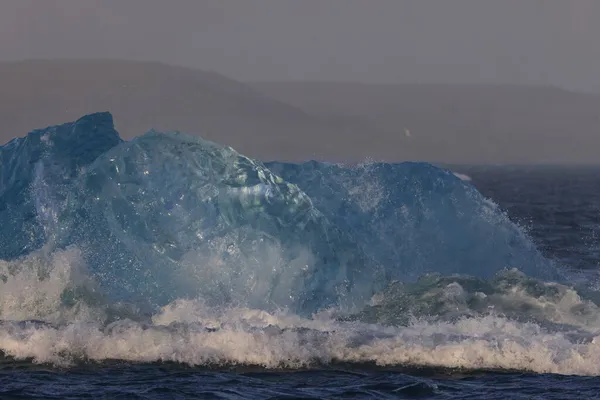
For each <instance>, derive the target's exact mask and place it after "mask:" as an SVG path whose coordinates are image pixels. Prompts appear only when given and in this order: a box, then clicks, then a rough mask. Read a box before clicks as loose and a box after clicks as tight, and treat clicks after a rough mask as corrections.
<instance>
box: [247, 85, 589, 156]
mask: <svg viewBox="0 0 600 400" xmlns="http://www.w3.org/2000/svg"><path fill="white" fill-rule="evenodd" d="M254 87H256V88H258V89H260V90H262V91H263V92H264V93H265V94H267V95H270V96H272V97H275V98H277V99H279V100H281V101H283V102H286V103H288V104H291V105H293V106H295V107H298V108H301V109H303V110H304V111H306V112H307V113H311V114H312V115H315V116H320V117H323V118H326V119H328V120H329V121H332V122H333V121H335V123H337V124H342V123H345V124H348V125H352V126H354V127H360V128H361V129H362V130H363V131H365V132H369V135H370V136H371V137H372V138H373V140H376V141H379V142H381V143H387V144H389V147H388V148H389V149H393V148H395V147H396V146H397V143H402V145H403V146H404V148H405V149H407V150H409V153H410V155H411V156H410V158H417V159H427V160H437V161H445V162H453V163H524V164H528V163H598V162H599V161H600V157H599V156H598V152H599V150H600V95H594V94H580V93H573V92H569V91H565V90H561V89H557V88H552V87H535V86H530V87H529V86H509V85H506V86H504V85H369V84H357V83H319V82H304V83H301V82H297V83H293V82H285V83H276V82H271V83H269V82H267V83H256V84H254ZM407 130H408V133H407ZM382 151H383V153H381V154H382V155H385V156H390V154H389V151H388V152H386V150H385V149H383V150H382Z"/></svg>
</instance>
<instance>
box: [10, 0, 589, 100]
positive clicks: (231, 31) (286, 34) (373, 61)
mask: <svg viewBox="0 0 600 400" xmlns="http://www.w3.org/2000/svg"><path fill="white" fill-rule="evenodd" d="M598 21H600V0H237V1H235V0H169V1H166V0H0V59H1V60H18V59H25V58H59V57H96V58H102V57H111V58H128V59H138V60H140V59H141V60H155V61H164V62H168V63H172V64H178V65H185V66H192V67H199V68H202V69H213V70H216V71H219V72H222V73H223V74H225V75H228V76H230V77H233V78H237V79H241V80H347V81H363V82H385V83H406V82H435V83H457V82H459V83H462V82H467V83H482V82H483V83H528V84H553V85H557V86H562V87H567V88H573V89H580V90H586V89H587V90H592V89H600V72H599V71H600V23H598Z"/></svg>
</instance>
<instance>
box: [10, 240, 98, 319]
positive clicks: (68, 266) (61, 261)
mask: <svg viewBox="0 0 600 400" xmlns="http://www.w3.org/2000/svg"><path fill="white" fill-rule="evenodd" d="M0 276H2V278H3V279H2V280H1V281H0V319H3V320H15V321H23V320H31V319H39V320H44V321H47V322H51V323H64V322H66V321H71V320H73V319H80V318H86V319H97V318H98V317H99V318H103V316H102V315H100V314H102V312H100V310H93V309H91V308H89V307H87V306H86V305H85V304H84V303H82V302H78V303H77V304H73V305H71V306H70V307H65V306H64V304H63V302H62V296H63V294H64V292H65V290H67V289H69V288H80V289H81V288H87V290H88V291H90V292H93V291H94V290H95V288H94V284H93V282H92V281H91V280H90V279H89V278H88V276H87V275H86V271H85V264H84V262H83V257H82V255H81V252H80V251H79V250H78V249H76V248H70V249H67V250H64V251H56V252H48V251H46V249H41V250H40V251H38V252H34V253H32V254H30V255H28V256H27V257H24V258H22V259H19V260H16V261H13V262H8V261H3V260H0Z"/></svg>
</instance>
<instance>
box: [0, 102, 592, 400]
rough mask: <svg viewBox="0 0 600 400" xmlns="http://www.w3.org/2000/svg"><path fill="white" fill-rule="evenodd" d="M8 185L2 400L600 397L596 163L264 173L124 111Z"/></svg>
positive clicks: (29, 164) (24, 161) (71, 129)
mask: <svg viewBox="0 0 600 400" xmlns="http://www.w3.org/2000/svg"><path fill="white" fill-rule="evenodd" d="M0 167H1V169H0V352H1V356H0V399H34V398H40V399H41V398H48V399H80V398H93V399H97V398H98V399H171V398H173V399H187V398H190V399H192V398H209V399H210V398H214V399H245V398H255V399H278V398H281V399H292V398H305V399H309V398H310V399H325V398H332V399H333V398H336V399H348V398H356V399H360V398H376V399H382V398H419V399H421V398H439V399H445V398H452V399H455V398H456V399H495V398H502V399H512V398H515V399H517V398H519V399H536V398H539V399H572V398H577V399H582V398H584V399H588V398H596V397H600V291H599V288H600V273H599V271H600V268H599V262H600V243H599V241H598V235H599V234H600V229H599V226H600V224H599V222H600V213H599V212H598V211H599V210H598V209H599V205H600V190H599V189H600V168H590V167H585V168H584V167H580V168H565V167H458V166H455V167H452V168H451V171H450V170H448V169H442V168H437V167H434V166H432V165H430V164H426V163H401V164H385V163H365V164H362V165H359V166H354V165H353V166H347V165H334V164H327V163H319V162H307V163H303V164H287V163H277V162H272V163H266V164H263V163H260V162H258V161H256V160H252V159H249V158H247V157H244V156H243V155H240V154H238V153H236V152H235V151H234V150H232V149H230V148H225V147H222V146H219V145H217V144H214V143H210V142H207V141H204V140H202V139H200V138H197V137H190V136H186V135H183V134H179V133H174V132H171V133H159V132H151V133H148V134H146V135H143V136H140V137H138V138H136V139H134V140H132V141H128V142H125V141H122V140H121V139H120V137H119V135H118V133H117V132H116V131H115V130H114V127H113V124H112V117H111V116H110V114H108V113H100V114H93V115H90V116H85V117H83V118H82V119H80V120H78V121H76V122H73V123H67V124H64V125H61V126H57V127H49V128H46V129H42V130H38V131H34V132H32V133H30V134H29V135H28V136H27V137H25V138H22V139H16V140H14V141H12V142H10V143H8V144H7V145H5V146H1V147H0ZM453 172H454V173H453ZM455 173H457V174H458V173H460V174H466V175H468V177H465V176H464V175H463V176H462V177H461V179H459V177H458V176H457V175H455Z"/></svg>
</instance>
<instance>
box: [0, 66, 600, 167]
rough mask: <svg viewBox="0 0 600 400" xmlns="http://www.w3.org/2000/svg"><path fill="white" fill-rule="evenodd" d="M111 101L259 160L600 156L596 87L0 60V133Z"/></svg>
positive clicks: (125, 114) (127, 115) (580, 159)
mask: <svg viewBox="0 0 600 400" xmlns="http://www.w3.org/2000/svg"><path fill="white" fill-rule="evenodd" d="M98 111H110V112H111V113H112V114H113V115H114V117H115V124H116V127H117V129H118V130H119V132H120V133H121V135H122V136H123V137H124V138H132V137H134V136H138V135H141V134H143V133H145V132H146V131H148V130H149V129H152V128H155V129H159V130H180V131H183V132H186V133H190V134H197V135H201V136H203V137H205V138H207V139H209V140H213V141H215V142H218V143H222V144H226V145H229V146H232V147H234V148H235V149H236V150H238V151H240V152H242V153H244V154H247V155H249V156H252V157H257V158H261V159H264V160H273V159H278V160H286V161H301V160H307V159H318V160H327V161H349V162H353V161H361V160H364V159H365V158H367V157H370V158H373V159H375V160H385V161H403V160H425V161H432V162H445V163H598V160H599V157H598V156H597V153H598V149H599V148H600V146H599V145H600V95H592V94H579V93H573V92H568V91H564V90H560V89H556V88H551V87H524V86H493V85H478V86H477V85H471V86H469V85H366V84H355V83H314V82H313V83H294V82H288V83H253V84H246V83H241V82H237V81H235V80H232V79H229V78H227V77H224V76H222V75H219V74H218V73H215V72H206V71H201V70H194V69H188V68H181V67H173V66H168V65H165V64H159V63H149V62H132V61H117V60H88V61H83V60H55V61H24V62H12V63H0V142H2V143H5V142H7V141H8V140H10V139H11V138H13V137H16V136H24V135H26V134H27V133H28V132H29V131H31V130H32V129H36V128H41V127H45V126H48V125H53V124H59V123H63V122H66V121H72V120H75V119H77V118H79V117H81V116H82V115H84V114H88V113H92V112H98Z"/></svg>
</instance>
